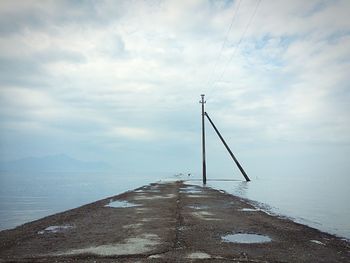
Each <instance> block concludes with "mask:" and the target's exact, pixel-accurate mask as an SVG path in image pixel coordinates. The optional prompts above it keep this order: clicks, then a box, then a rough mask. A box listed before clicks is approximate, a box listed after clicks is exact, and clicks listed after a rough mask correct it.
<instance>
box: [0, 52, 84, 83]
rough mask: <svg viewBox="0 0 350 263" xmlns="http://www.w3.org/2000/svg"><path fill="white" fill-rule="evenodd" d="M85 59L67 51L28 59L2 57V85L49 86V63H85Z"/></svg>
mask: <svg viewBox="0 0 350 263" xmlns="http://www.w3.org/2000/svg"><path fill="white" fill-rule="evenodd" d="M85 61H86V59H85V57H84V56H83V55H82V54H80V53H78V52H72V51H66V50H55V49H52V50H44V51H40V52H36V53H33V54H32V55H31V56H26V57H8V56H6V55H2V56H0V84H2V85H20V86H47V83H48V80H49V78H50V76H49V75H48V72H47V70H46V68H45V66H46V65H47V64H48V63H53V62H68V63H84V62H85Z"/></svg>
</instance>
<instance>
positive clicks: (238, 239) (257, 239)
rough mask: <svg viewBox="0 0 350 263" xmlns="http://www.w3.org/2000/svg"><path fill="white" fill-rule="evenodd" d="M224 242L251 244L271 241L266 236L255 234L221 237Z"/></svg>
mask: <svg viewBox="0 0 350 263" xmlns="http://www.w3.org/2000/svg"><path fill="white" fill-rule="evenodd" d="M221 239H222V240H223V241H224V242H232V243H242V244H252V243H266V242H271V241H272V239H271V238H270V237H268V236H264V235H257V234H231V235H226V236H223V237H221Z"/></svg>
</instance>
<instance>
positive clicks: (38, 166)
mask: <svg viewBox="0 0 350 263" xmlns="http://www.w3.org/2000/svg"><path fill="white" fill-rule="evenodd" d="M108 168H109V166H108V165H107V164H106V163H103V162H86V161H80V160H77V159H74V158H72V157H69V156H67V155H65V154H59V155H50V156H44V157H28V158H23V159H19V160H15V161H9V162H0V170H2V171H45V172H56V171H57V172H78V171H101V170H107V169H108Z"/></svg>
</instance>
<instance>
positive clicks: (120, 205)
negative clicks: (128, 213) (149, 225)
mask: <svg viewBox="0 0 350 263" xmlns="http://www.w3.org/2000/svg"><path fill="white" fill-rule="evenodd" d="M105 206H106V207H113V208H127V207H135V206H141V205H138V204H134V203H130V202H128V201H118V200H117V201H113V200H111V202H110V203H109V204H107V205H105Z"/></svg>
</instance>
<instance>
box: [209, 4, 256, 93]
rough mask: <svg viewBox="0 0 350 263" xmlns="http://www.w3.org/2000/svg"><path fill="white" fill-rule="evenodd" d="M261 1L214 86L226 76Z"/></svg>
mask: <svg viewBox="0 0 350 263" xmlns="http://www.w3.org/2000/svg"><path fill="white" fill-rule="evenodd" d="M260 2H261V0H258V2H257V4H256V6H255V9H254V11H253V13H252V15H251V17H250V19H249V21H248V24H247V25H246V27H245V29H244V31H243V34H242V35H241V37H240V39H239V41H238V42H237V45H236V47H235V49H234V51H233V53H232V55H231V57H230V59H229V60H228V61H227V63H226V64H225V66H224V68H223V70H222V73H221V75H220V77H219V78H218V79H217V80H215V81H214V82H213V84H212V86H213V87H214V85H215V83H217V82H219V81H221V80H222V78H223V76H224V74H225V72H226V69H227V67H228V65H229V64H230V63H231V61H232V59H233V58H234V56H235V55H236V52H237V50H238V47H239V46H240V44H241V43H242V41H243V39H244V37H245V35H246V33H247V31H248V28H249V27H250V25H251V23H252V21H253V18H254V17H255V15H256V13H257V10H258V7H259V4H260Z"/></svg>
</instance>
